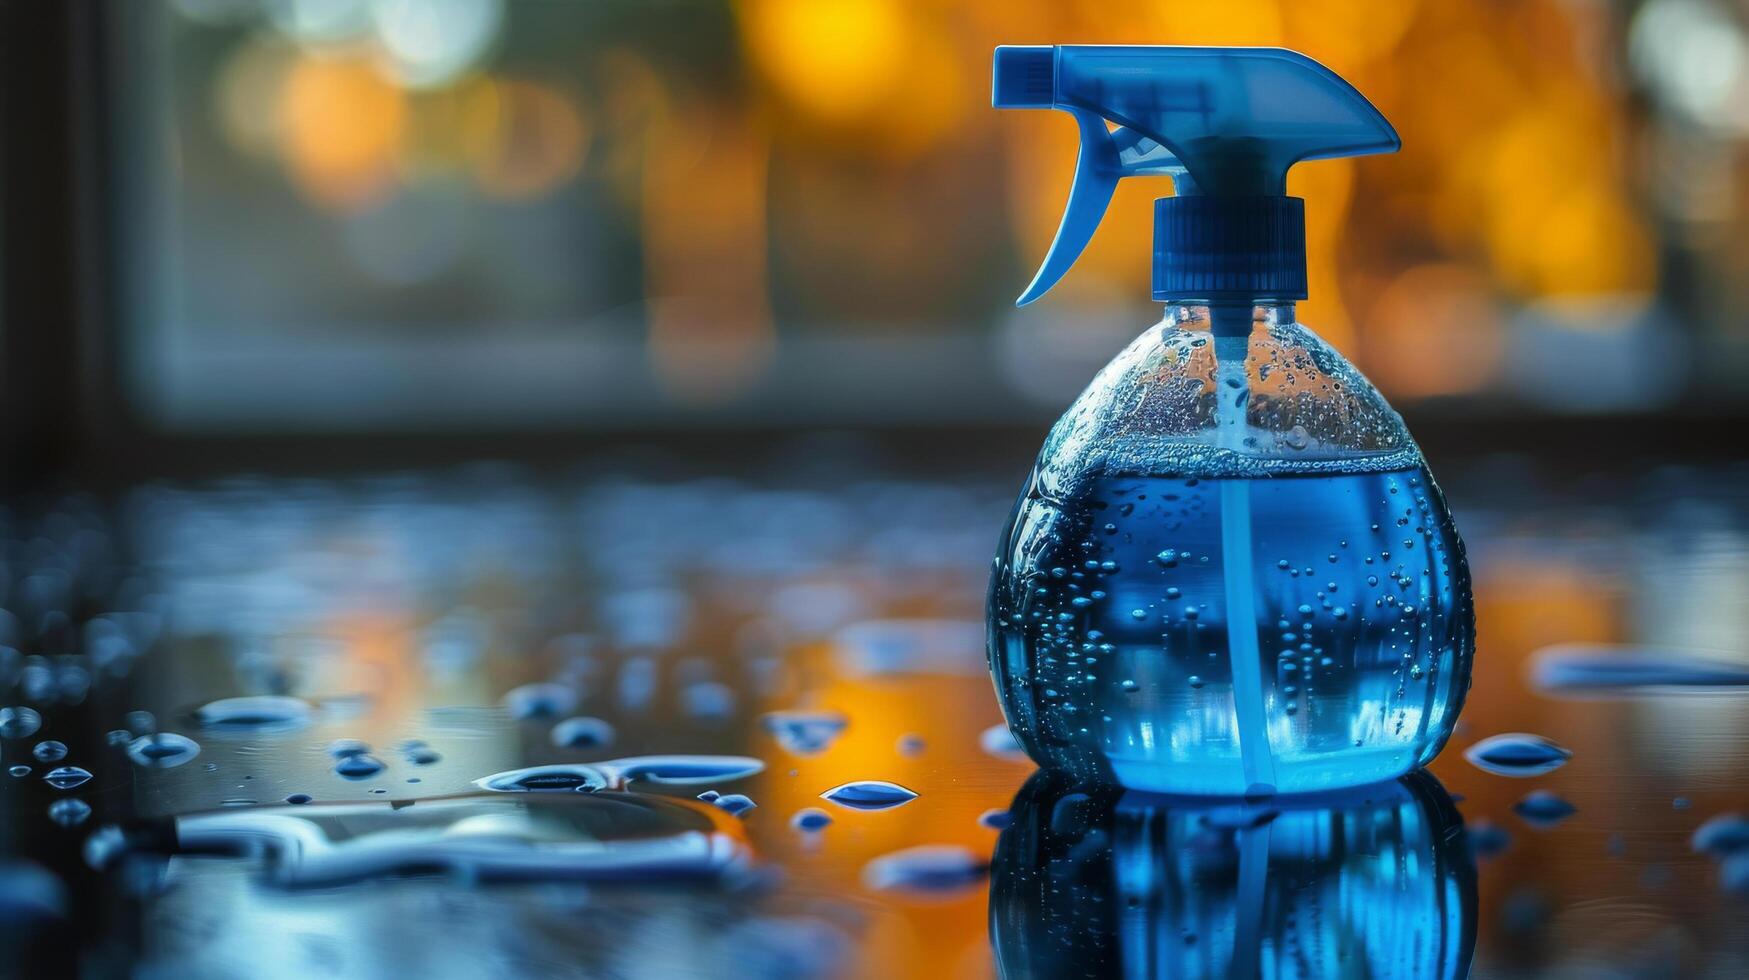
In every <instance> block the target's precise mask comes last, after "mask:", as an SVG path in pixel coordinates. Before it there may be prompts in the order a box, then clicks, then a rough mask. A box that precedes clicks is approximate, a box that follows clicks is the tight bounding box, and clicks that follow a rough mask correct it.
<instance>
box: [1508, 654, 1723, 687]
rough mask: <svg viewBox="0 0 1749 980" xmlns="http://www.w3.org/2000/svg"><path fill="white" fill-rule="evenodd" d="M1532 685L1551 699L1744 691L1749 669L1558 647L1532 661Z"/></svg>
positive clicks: (1699, 659)
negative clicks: (1576, 696) (1559, 697)
mask: <svg viewBox="0 0 1749 980" xmlns="http://www.w3.org/2000/svg"><path fill="white" fill-rule="evenodd" d="M1531 663H1532V667H1531V680H1532V683H1533V684H1534V685H1535V686H1536V687H1537V688H1538V689H1539V690H1541V691H1543V692H1545V693H1550V694H1577V695H1585V694H1592V695H1604V696H1607V695H1610V694H1631V693H1633V692H1634V691H1636V690H1645V691H1656V690H1661V689H1662V690H1681V689H1684V688H1687V689H1707V688H1745V687H1749V667H1745V666H1744V665H1742V664H1740V663H1733V662H1731V661H1730V660H1728V659H1725V658H1724V657H1723V656H1708V655H1707V654H1706V653H1705V652H1703V651H1695V650H1680V649H1653V648H1646V647H1628V646H1609V645H1593V644H1579V643H1570V644H1561V645H1559V646H1552V647H1547V648H1545V649H1543V650H1540V651H1538V652H1537V653H1536V654H1534V655H1533V657H1532V661H1531Z"/></svg>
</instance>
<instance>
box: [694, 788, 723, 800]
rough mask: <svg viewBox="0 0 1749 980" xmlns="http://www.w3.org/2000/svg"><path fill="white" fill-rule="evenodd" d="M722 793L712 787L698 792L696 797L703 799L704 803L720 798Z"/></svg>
mask: <svg viewBox="0 0 1749 980" xmlns="http://www.w3.org/2000/svg"><path fill="white" fill-rule="evenodd" d="M722 795H723V794H721V793H719V792H717V791H716V790H714V789H707V790H705V791H704V792H702V793H700V794H698V798H699V799H701V800H703V801H705V802H706V803H715V802H716V801H717V800H719V799H721V798H722Z"/></svg>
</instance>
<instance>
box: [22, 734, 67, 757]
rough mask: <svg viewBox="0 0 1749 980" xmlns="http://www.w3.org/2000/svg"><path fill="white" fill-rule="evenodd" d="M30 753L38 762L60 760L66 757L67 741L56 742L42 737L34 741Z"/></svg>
mask: <svg viewBox="0 0 1749 980" xmlns="http://www.w3.org/2000/svg"><path fill="white" fill-rule="evenodd" d="M30 754H31V755H34V756H36V761H38V762H60V761H61V760H62V759H65V758H66V757H67V743H66V742H57V741H55V740H54V739H52V738H50V739H44V740H43V741H41V742H38V743H36V747H35V748H33V749H31V750H30Z"/></svg>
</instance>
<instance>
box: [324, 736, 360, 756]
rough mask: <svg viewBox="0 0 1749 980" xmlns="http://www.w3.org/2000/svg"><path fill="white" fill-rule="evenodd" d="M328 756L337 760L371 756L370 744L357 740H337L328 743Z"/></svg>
mask: <svg viewBox="0 0 1749 980" xmlns="http://www.w3.org/2000/svg"><path fill="white" fill-rule="evenodd" d="M328 754H329V755H331V756H333V757H334V758H336V759H346V758H350V757H351V756H355V755H369V754H370V743H369V742H365V741H362V740H360V739H356V738H337V739H335V740H334V741H332V742H329V743H328Z"/></svg>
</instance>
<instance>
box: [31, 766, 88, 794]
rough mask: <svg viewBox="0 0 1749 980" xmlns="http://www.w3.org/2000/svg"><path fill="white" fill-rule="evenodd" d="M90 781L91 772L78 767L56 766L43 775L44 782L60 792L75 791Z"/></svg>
mask: <svg viewBox="0 0 1749 980" xmlns="http://www.w3.org/2000/svg"><path fill="white" fill-rule="evenodd" d="M90 781H91V773H90V771H89V770H86V769H81V768H79V767H78V766H56V767H55V768H53V769H50V770H49V771H48V772H45V773H43V782H45V783H48V784H49V785H50V786H53V787H54V788H56V789H60V790H68V789H75V788H77V787H80V786H83V785H85V784H86V783H88V782H90Z"/></svg>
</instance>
